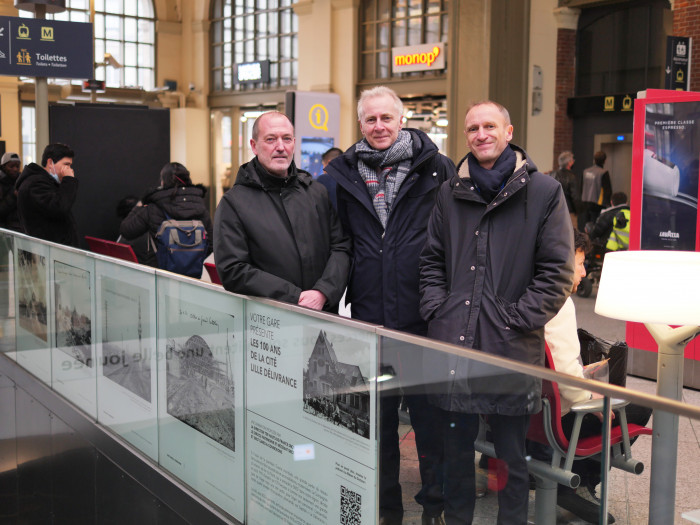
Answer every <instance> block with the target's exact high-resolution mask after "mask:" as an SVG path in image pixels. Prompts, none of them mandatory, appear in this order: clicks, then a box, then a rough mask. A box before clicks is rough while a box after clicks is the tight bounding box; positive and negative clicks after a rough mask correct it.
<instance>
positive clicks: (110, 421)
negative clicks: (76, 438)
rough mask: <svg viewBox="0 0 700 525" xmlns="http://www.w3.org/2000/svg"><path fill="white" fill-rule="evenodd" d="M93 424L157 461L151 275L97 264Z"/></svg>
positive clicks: (121, 267)
mask: <svg viewBox="0 0 700 525" xmlns="http://www.w3.org/2000/svg"><path fill="white" fill-rule="evenodd" d="M95 273H96V287H95V294H96V304H97V306H96V310H97V317H96V322H95V341H96V350H97V420H98V421H99V422H100V423H101V424H103V425H105V426H107V427H109V428H110V429H111V430H113V431H114V432H116V433H117V434H119V435H120V436H122V437H123V438H124V439H126V440H127V441H128V442H129V443H131V444H132V445H134V446H135V447H136V448H138V449H139V450H141V451H142V452H143V453H144V454H146V455H148V456H149V457H150V458H151V459H153V460H154V461H158V422H157V415H158V412H157V406H158V403H157V395H156V393H157V390H156V388H157V384H156V367H157V364H156V285H155V282H156V280H155V273H154V272H153V271H143V270H137V269H134V268H129V267H126V266H122V265H120V264H115V263H111V262H108V261H103V260H97V261H96V263H95Z"/></svg>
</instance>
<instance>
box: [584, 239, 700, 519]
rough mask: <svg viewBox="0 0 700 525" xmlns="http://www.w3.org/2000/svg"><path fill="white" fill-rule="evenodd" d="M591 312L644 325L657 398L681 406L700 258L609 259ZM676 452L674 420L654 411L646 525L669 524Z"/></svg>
mask: <svg viewBox="0 0 700 525" xmlns="http://www.w3.org/2000/svg"><path fill="white" fill-rule="evenodd" d="M595 311H596V313H597V314H600V315H604V316H606V317H612V318H615V319H622V320H625V321H636V322H640V323H644V324H645V325H646V327H647V329H648V330H649V332H650V333H651V335H652V336H653V337H654V340H655V341H656V343H657V344H658V345H659V357H658V368H657V383H656V393H657V395H659V396H664V397H668V398H671V399H675V400H679V401H680V400H681V393H682V389H683V351H684V349H685V346H686V345H687V344H688V343H689V342H690V341H691V340H692V339H693V338H694V337H695V336H696V335H698V334H700V252H672V251H645V250H642V251H630V252H616V253H608V254H607V255H606V256H605V262H604V264H603V273H602V275H601V279H600V286H599V288H598V296H597V299H596V305H595ZM669 325H672V326H676V327H677V328H671V326H669ZM677 452H678V415H677V414H671V413H668V412H662V411H655V412H654V433H653V435H652V451H651V487H650V497H649V523H650V524H651V525H668V524H669V523H673V522H674V511H675V500H676V463H677V460H678V457H677Z"/></svg>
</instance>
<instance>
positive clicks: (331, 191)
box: [316, 148, 343, 211]
mask: <svg viewBox="0 0 700 525" xmlns="http://www.w3.org/2000/svg"><path fill="white" fill-rule="evenodd" d="M342 154H343V150H342V149H340V148H331V149H329V150H328V151H326V152H325V153H324V154H323V155H321V163H322V164H323V173H321V175H319V176H318V177H317V178H316V180H317V181H318V182H320V183H321V184H323V185H324V186H325V187H326V191H328V198H329V199H330V201H331V204H332V205H333V207H334V208H335V209H336V211H337V210H338V202H337V199H336V196H335V181H334V180H333V177H331V176H330V175H328V173H326V166H328V163H329V162H330V161H332V160H333V159H334V158H336V157H338V156H339V155H342Z"/></svg>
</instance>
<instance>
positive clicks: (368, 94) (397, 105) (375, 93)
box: [357, 86, 403, 120]
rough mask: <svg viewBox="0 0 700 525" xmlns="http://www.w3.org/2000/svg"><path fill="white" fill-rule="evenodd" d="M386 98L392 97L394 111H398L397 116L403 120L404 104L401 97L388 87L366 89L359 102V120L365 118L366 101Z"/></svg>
mask: <svg viewBox="0 0 700 525" xmlns="http://www.w3.org/2000/svg"><path fill="white" fill-rule="evenodd" d="M384 96H386V97H390V98H391V99H392V100H393V101H394V109H395V110H396V114H397V115H398V116H399V118H401V117H402V116H403V102H401V99H400V98H399V96H398V95H397V94H396V93H395V92H394V90H393V89H390V88H388V87H386V86H377V87H373V88H372V89H365V90H364V91H363V92H362V93H360V99H359V100H358V101H357V119H358V120H362V117H363V116H364V113H365V112H364V103H365V101H366V100H368V99H370V98H376V97H384Z"/></svg>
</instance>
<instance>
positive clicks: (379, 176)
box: [355, 130, 413, 228]
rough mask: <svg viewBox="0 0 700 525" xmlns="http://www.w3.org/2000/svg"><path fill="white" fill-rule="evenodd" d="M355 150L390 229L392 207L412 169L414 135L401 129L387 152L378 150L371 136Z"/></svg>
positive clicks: (369, 187) (364, 175) (375, 200)
mask: <svg viewBox="0 0 700 525" xmlns="http://www.w3.org/2000/svg"><path fill="white" fill-rule="evenodd" d="M355 152H356V153H357V156H358V162H357V167H358V169H359V171H360V176H361V177H362V180H364V181H365V184H366V185H367V190H368V191H369V194H370V196H371V197H372V204H373V205H374V209H375V211H376V212H377V216H378V217H379V220H380V221H381V223H382V226H383V227H384V228H386V223H387V221H388V220H389V214H390V213H391V206H392V204H393V202H394V199H395V198H396V195H397V194H398V193H399V188H400V187H401V184H402V183H403V181H404V179H405V178H406V175H408V172H409V170H410V169H411V159H412V158H413V140H412V139H411V134H410V133H409V132H408V131H403V130H401V131H399V135H398V137H396V141H395V142H394V143H393V144H392V145H391V146H389V147H388V148H387V149H385V150H383V151H379V150H376V149H374V148H373V147H372V146H370V145H369V143H368V142H367V139H363V140H362V141H360V142H358V143H357V146H355Z"/></svg>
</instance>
